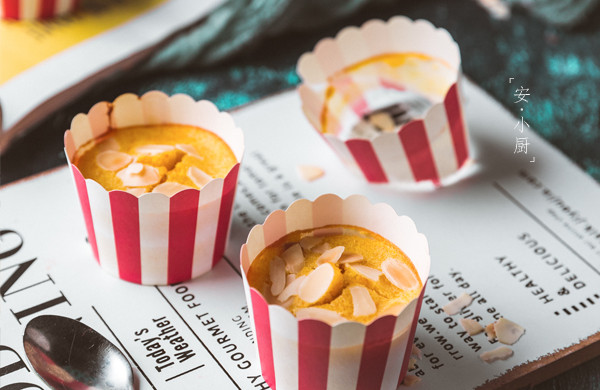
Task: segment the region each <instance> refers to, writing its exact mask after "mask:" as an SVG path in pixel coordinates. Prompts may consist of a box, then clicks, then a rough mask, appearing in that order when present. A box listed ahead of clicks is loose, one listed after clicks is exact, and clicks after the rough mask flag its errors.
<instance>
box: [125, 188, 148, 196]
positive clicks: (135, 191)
mask: <svg viewBox="0 0 600 390" xmlns="http://www.w3.org/2000/svg"><path fill="white" fill-rule="evenodd" d="M125 192H129V193H130V194H131V195H135V196H141V195H143V194H145V193H146V189H145V188H142V187H139V188H128V189H126V190H125Z"/></svg>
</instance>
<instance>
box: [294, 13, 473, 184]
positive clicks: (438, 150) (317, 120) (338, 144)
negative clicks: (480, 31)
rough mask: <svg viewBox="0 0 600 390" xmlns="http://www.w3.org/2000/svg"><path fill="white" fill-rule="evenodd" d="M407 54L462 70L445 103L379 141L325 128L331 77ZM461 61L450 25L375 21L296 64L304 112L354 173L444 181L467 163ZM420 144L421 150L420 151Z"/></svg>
mask: <svg viewBox="0 0 600 390" xmlns="http://www.w3.org/2000/svg"><path fill="white" fill-rule="evenodd" d="M405 37H410V39H406V38H405ZM406 52H416V53H422V54H426V55H428V56H430V57H433V58H437V59H440V60H442V61H444V62H445V63H447V64H448V65H449V67H450V68H451V69H452V70H453V71H454V72H455V73H454V75H453V78H452V79H451V80H449V83H448V89H447V91H446V92H445V94H444V96H443V97H442V98H441V100H440V101H436V102H434V103H433V104H432V105H431V106H430V107H429V108H428V109H427V110H426V112H425V114H424V115H423V117H422V118H416V119H413V120H411V121H409V122H408V123H405V124H404V125H402V126H401V127H400V128H399V129H398V130H397V131H395V132H393V133H383V132H382V133H381V134H378V135H377V136H375V137H373V139H366V138H355V137H350V138H348V139H342V138H340V137H338V136H337V135H336V134H332V133H324V129H323V125H322V117H321V116H322V110H323V107H324V105H325V102H326V99H327V98H326V95H325V90H326V88H325V86H326V85H327V81H328V79H329V78H330V77H331V76H334V75H336V74H338V73H339V72H340V71H342V70H344V69H347V68H348V67H350V66H352V65H355V64H357V63H360V62H362V61H365V60H368V59H371V58H374V57H377V56H380V55H385V54H393V53H406ZM460 61H461V60H460V49H459V47H458V44H457V43H456V42H455V41H454V40H453V39H452V37H451V35H450V34H449V33H448V31H446V30H445V29H442V28H436V27H435V26H433V25H432V24H431V23H430V22H428V21H425V20H416V21H412V20H411V19H409V18H407V17H404V16H396V17H393V18H391V19H390V20H389V21H387V22H384V21H382V20H378V19H373V20H369V21H367V22H365V23H364V24H363V25H362V26H360V27H346V28H344V29H342V30H341V31H340V32H339V33H338V34H337V35H336V36H335V38H325V39H322V40H321V41H319V42H318V43H317V45H316V46H315V48H314V50H313V51H312V52H309V53H305V54H303V55H302V56H301V57H300V59H299V60H298V64H297V72H298V74H299V75H300V77H301V79H302V81H303V84H301V85H300V86H299V87H298V93H299V95H300V99H301V101H302V109H303V111H304V114H305V115H306V118H307V119H308V121H309V122H310V123H311V124H312V126H313V127H314V128H315V130H317V131H318V132H319V133H320V134H322V135H323V136H324V138H325V139H326V140H327V142H328V143H329V144H330V146H331V147H332V148H333V149H334V151H335V152H336V153H337V154H338V155H339V157H340V158H341V159H342V160H343V161H344V162H345V163H346V164H347V165H349V166H350V167H351V168H353V169H354V170H356V168H359V169H358V170H359V171H362V173H363V175H364V176H365V177H366V179H367V180H368V181H369V182H375V183H381V182H418V181H422V180H431V181H433V182H434V183H436V184H438V183H439V182H440V181H441V180H442V179H444V178H446V177H448V176H450V175H452V174H454V173H455V172H456V171H458V170H459V169H460V168H461V167H462V166H463V165H464V164H465V162H466V161H467V160H468V144H467V135H466V124H465V122H464V119H463V114H462V107H461V101H460V100H461V99H460V91H459V80H460V77H461V65H460ZM403 133H404V135H403ZM409 133H410V134H409ZM398 138H400V140H399V139H398ZM390 145H391V146H390ZM416 149H419V151H418V152H415V151H414V150H416ZM421 150H425V151H426V152H425V153H426V154H427V156H426V159H427V160H428V162H427V163H425V164H422V162H421V161H419V159H420V158H419V156H418V154H419V153H421V152H420V151H421ZM419 164H421V166H419Z"/></svg>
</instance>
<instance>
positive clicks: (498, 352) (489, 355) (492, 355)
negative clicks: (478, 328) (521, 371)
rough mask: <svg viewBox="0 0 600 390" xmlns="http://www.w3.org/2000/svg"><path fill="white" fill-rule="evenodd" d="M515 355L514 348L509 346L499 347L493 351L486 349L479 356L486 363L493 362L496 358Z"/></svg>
mask: <svg viewBox="0 0 600 390" xmlns="http://www.w3.org/2000/svg"><path fill="white" fill-rule="evenodd" d="M512 355H513V350H512V349H510V348H508V347H498V348H496V349H492V350H491V351H485V352H484V353H482V354H481V355H479V357H480V358H481V360H483V361H484V362H486V363H492V362H495V361H496V360H506V359H508V358H509V357H511V356H512Z"/></svg>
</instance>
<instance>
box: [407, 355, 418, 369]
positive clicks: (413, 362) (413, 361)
mask: <svg viewBox="0 0 600 390" xmlns="http://www.w3.org/2000/svg"><path fill="white" fill-rule="evenodd" d="M415 368H417V359H415V358H414V357H411V358H410V359H408V371H412V370H414V369H415Z"/></svg>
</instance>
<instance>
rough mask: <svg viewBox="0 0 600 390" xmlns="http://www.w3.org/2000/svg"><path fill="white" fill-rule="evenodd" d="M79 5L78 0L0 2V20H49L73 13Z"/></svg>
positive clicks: (8, 0) (13, 0)
mask: <svg viewBox="0 0 600 390" xmlns="http://www.w3.org/2000/svg"><path fill="white" fill-rule="evenodd" d="M79 3H80V0H0V18H3V19H13V20H35V19H51V18H54V17H56V16H62V15H67V14H70V13H72V12H75V11H76V10H77V9H78V8H79Z"/></svg>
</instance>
